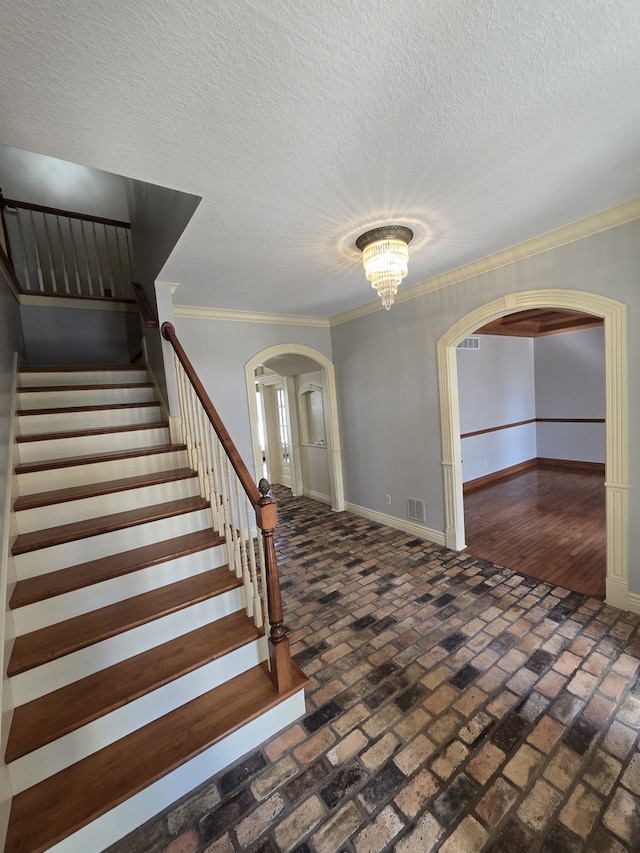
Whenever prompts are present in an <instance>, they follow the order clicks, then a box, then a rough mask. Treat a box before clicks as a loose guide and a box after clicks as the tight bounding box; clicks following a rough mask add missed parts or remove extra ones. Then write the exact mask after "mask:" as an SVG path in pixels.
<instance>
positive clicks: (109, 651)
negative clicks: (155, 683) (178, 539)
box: [10, 588, 244, 705]
mask: <svg viewBox="0 0 640 853" xmlns="http://www.w3.org/2000/svg"><path fill="white" fill-rule="evenodd" d="M243 606H244V605H243V600H242V589H241V588H240V589H233V590H230V591H229V592H225V593H223V594H222V595H217V596H215V597H214V598H210V599H207V601H201V602H199V603H198V604H194V605H192V606H190V607H185V608H183V609H182V610H178V611H176V612H175V613H170V614H168V615H167V616H163V617H161V618H160V619H154V620H153V621H152V622H146V623H145V624H144V625H139V626H138V627H137V628H132V629H131V630H130V631H125V632H124V633H122V634H118V635H117V636H115V637H109V639H107V640H102V641H101V642H99V643H94V644H93V645H92V646H88V647H87V648H85V649H80V650H79V651H77V652H73V653H72V654H69V655H65V656H64V657H61V658H58V659H57V660H53V661H49V662H48V663H44V664H42V665H41V666H37V667H35V668H34V669H32V670H30V671H29V672H22V673H20V674H19V675H14V676H13V677H12V678H11V679H10V683H11V692H12V695H13V700H14V704H15V705H23V704H24V703H25V702H30V701H31V700H32V699H37V698H39V697H40V696H44V695H46V694H47V693H51V691H53V690H58V689H59V688H60V687H64V686H65V685H66V684H71V683H72V682H73V681H77V680H78V679H80V678H85V677H86V676H87V675H92V674H93V673H95V672H99V671H100V670H101V669H105V668H106V667H108V666H113V664H115V663H118V662H119V661H122V660H126V659H127V658H130V657H133V656H134V655H137V654H140V653H141V652H146V651H148V650H149V649H152V648H154V647H155V646H159V645H161V644H162V643H166V642H168V641H169V640H172V639H175V638H176V637H180V636H182V635H183V634H187V633H188V632H189V631H194V630H195V629H196V628H200V627H202V626H203V625H206V624H208V623H209V622H213V621H215V620H216V619H221V618H222V617H223V616H228V615H229V614H230V613H235V612H236V611H237V610H240V608H241V607H243Z"/></svg>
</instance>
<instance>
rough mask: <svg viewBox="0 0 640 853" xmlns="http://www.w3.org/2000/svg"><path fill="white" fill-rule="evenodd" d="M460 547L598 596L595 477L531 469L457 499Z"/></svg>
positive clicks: (601, 500)
mask: <svg viewBox="0 0 640 853" xmlns="http://www.w3.org/2000/svg"><path fill="white" fill-rule="evenodd" d="M464 516H465V530H466V542H467V552H468V553H469V554H472V555H473V556H475V557H483V558H484V559H486V560H491V561H492V562H495V563H499V564H500V565H503V566H507V567H509V568H511V569H515V570H516V571H519V572H522V573H524V574H526V575H531V576H532V577H536V578H540V579H541V580H545V581H549V583H553V584H558V585H560V586H564V587H566V588H567V589H571V590H575V591H576V592H580V593H583V594H584V595H589V596H592V597H593V598H599V599H600V600H604V597H605V591H606V590H605V575H606V533H605V489H604V477H603V476H602V475H601V474H597V473H591V472H583V471H571V470H557V469H554V468H537V469H535V470H532V471H527V472H526V473H524V474H519V475H516V476H514V477H512V478H509V479H507V480H503V481H499V482H497V483H493V484H491V485H488V486H484V487H482V488H479V489H476V490H475V491H471V492H469V493H468V494H466V495H465V496H464Z"/></svg>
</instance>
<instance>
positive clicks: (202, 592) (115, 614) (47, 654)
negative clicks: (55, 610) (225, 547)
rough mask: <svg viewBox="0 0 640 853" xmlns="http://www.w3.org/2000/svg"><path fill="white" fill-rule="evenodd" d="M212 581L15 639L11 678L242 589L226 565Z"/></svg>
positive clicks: (198, 580) (176, 586)
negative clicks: (217, 596)
mask: <svg viewBox="0 0 640 853" xmlns="http://www.w3.org/2000/svg"><path fill="white" fill-rule="evenodd" d="M219 568H221V569H223V571H221V572H217V573H216V574H215V575H214V576H213V577H212V576H211V575H210V576H209V577H208V578H206V577H205V578H203V577H202V575H201V574H200V575H194V576H192V577H190V578H186V579H184V580H181V581H176V582H175V583H172V584H168V585H167V586H161V587H159V588H158V589H154V590H151V591H150V592H143V593H141V594H140V595H136V596H133V598H126V599H124V600H123V601H117V602H115V603H114V604H109V605H107V606H106V607H101V608H99V609H98V610H92V611H90V612H89V613H82V614H81V615H80V616H74V617H73V618H71V619H65V620H64V621H63V622H56V623H55V624H53V625H49V626H47V627H46V628H39V629H38V630H36V631H30V632H29V633H28V634H21V635H19V636H18V637H16V639H15V642H14V645H13V651H12V653H11V659H10V661H9V666H8V668H7V674H8V675H9V677H11V676H13V675H18V674H19V673H21V672H26V671H27V670H29V669H33V668H34V667H36V666H40V665H41V664H44V663H48V662H49V661H52V660H57V659H58V658H61V657H63V656H64V655H68V654H71V653H72V652H76V651H78V650H79V649H84V648H87V646H91V645H94V644H95V643H99V642H101V641H102V640H106V639H108V638H109V637H114V636H116V635H117V634H121V633H123V632H124V631H129V630H131V629H132V628H136V627H137V626H138V625H143V624H145V623H146V622H150V621H152V620H153V619H159V618H160V617H162V616H166V615H167V614H169V613H175V612H176V611H177V610H181V609H182V608H184V607H188V606H189V605H190V604H194V603H196V602H197V601H204V600H206V599H207V598H213V597H214V596H216V595H220V594H222V593H223V592H227V591H228V590H230V589H234V588H236V587H239V586H241V581H239V580H238V579H237V578H236V576H235V575H234V574H232V573H231V572H230V571H229V569H228V567H227V566H221V567H219Z"/></svg>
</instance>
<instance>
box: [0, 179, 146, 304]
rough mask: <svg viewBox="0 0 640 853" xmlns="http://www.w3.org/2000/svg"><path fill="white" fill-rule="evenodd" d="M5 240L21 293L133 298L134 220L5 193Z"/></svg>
mask: <svg viewBox="0 0 640 853" xmlns="http://www.w3.org/2000/svg"><path fill="white" fill-rule="evenodd" d="M0 218H1V219H2V229H1V234H2V238H1V239H2V242H3V243H4V244H5V246H4V250H5V253H6V255H7V256H8V258H9V260H10V261H11V263H12V265H13V270H14V272H15V275H16V278H17V280H18V282H19V284H20V291H21V293H31V294H41V295H42V294H45V295H49V296H84V297H92V298H94V299H96V298H101V299H105V298H106V299H118V300H123V299H124V300H130V299H131V295H130V293H129V284H128V282H129V281H130V280H131V278H132V257H131V239H130V232H131V226H130V224H129V223H128V222H122V221H120V220H117V219H105V218H104V217H100V216H90V215H88V214H84V213H74V212H73V211H70V210H59V209H58V208H54V207H45V206H43V205H39V204H30V203H29V202H24V201H16V200H15V199H10V198H4V197H3V195H2V192H1V191H0Z"/></svg>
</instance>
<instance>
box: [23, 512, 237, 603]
mask: <svg viewBox="0 0 640 853" xmlns="http://www.w3.org/2000/svg"><path fill="white" fill-rule="evenodd" d="M223 542H224V540H223V539H222V537H220V536H218V535H217V534H216V533H214V532H213V530H211V529H209V528H207V529H205V530H196V531H195V532H194V533H187V534H184V535H182V536H176V537H174V538H172V539H163V540H162V541H160V542H154V543H153V544H152V545H143V546H141V547H140V548H132V549H130V550H129V551H122V552H120V553H119V554H113V555H112V556H109V557H99V558H98V559H96V560H89V561H88V562H86V563H78V564H77V565H75V566H69V567H68V568H66V569H59V570H58V571H57V572H47V573H46V574H42V575H36V576H35V577H32V578H25V579H24V580H20V581H18V582H17V584H16V585H15V588H14V591H13V595H12V596H11V603H10V607H11V608H12V609H14V610H15V609H16V608H18V607H24V606H26V605H28V604H33V603H34V602H36V601H43V600H45V599H47V598H53V597H54V596H56V595H62V594H64V593H66V592H72V591H73V590H75V589H82V588H84V587H86V586H90V585H91V584H94V583H101V582H102V581H107V580H111V579H113V578H117V577H121V576H122V575H126V574H129V573H130V572H135V571H138V569H145V568H148V567H149V566H154V565H157V564H158V563H164V562H166V561H167V560H172V559H176V558H178V557H184V556H186V555H187V554H193V553H195V552H196V551H203V550H205V549H206V548H214V547H216V546H217V545H221V544H222V543H223Z"/></svg>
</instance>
